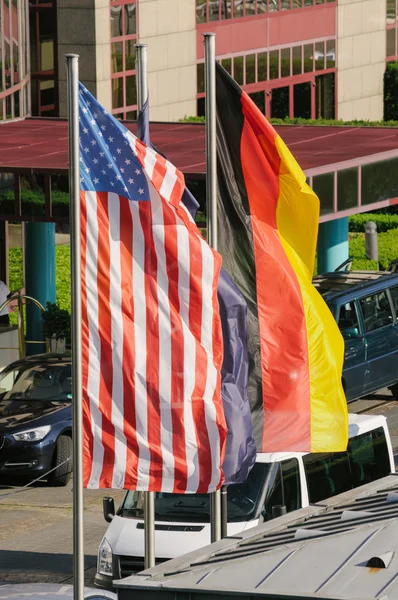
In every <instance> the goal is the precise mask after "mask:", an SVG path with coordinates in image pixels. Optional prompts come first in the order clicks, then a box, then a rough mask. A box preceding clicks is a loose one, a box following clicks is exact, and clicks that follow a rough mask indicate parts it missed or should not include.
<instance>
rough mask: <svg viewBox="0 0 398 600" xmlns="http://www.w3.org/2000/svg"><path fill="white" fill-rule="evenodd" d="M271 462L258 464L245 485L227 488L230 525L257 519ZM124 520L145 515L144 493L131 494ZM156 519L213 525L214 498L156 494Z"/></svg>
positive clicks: (126, 500) (123, 508)
mask: <svg viewBox="0 0 398 600" xmlns="http://www.w3.org/2000/svg"><path fill="white" fill-rule="evenodd" d="M270 466H271V465H270V464H269V463H256V464H255V465H254V467H253V468H252V470H251V471H250V473H249V476H248V478H247V479H246V481H245V482H244V483H236V484H233V485H229V486H228V488H227V502H228V522H230V523H235V522H239V521H249V520H251V519H253V518H255V515H256V513H257V507H258V504H259V502H260V500H261V497H262V491H263V487H264V481H265V479H266V477H267V474H268V472H269V469H270ZM121 514H122V516H123V517H139V518H142V517H143V516H144V493H143V492H133V491H130V492H127V494H126V496H125V498H124V501H123V504H122V507H121ZM155 519H156V520H157V521H177V522H181V521H183V522H192V521H193V522H202V523H209V522H210V496H209V495H208V494H169V493H164V492H157V493H156V494H155Z"/></svg>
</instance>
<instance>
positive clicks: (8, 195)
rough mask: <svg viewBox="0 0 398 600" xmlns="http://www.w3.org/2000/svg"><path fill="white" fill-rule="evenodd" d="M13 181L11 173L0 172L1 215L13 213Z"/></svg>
mask: <svg viewBox="0 0 398 600" xmlns="http://www.w3.org/2000/svg"><path fill="white" fill-rule="evenodd" d="M0 107H1V101H0ZM1 112H2V111H1V110H0V114H1ZM14 181H15V177H14V174H13V173H0V211H1V214H3V215H14V214H15V200H14Z"/></svg>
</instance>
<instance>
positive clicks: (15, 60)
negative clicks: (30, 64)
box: [12, 43, 19, 85]
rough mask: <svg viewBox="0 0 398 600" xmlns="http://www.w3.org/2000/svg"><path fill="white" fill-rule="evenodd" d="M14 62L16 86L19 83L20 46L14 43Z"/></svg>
mask: <svg viewBox="0 0 398 600" xmlns="http://www.w3.org/2000/svg"><path fill="white" fill-rule="evenodd" d="M12 62H13V65H14V85H15V84H16V83H19V54H18V46H17V44H15V43H13V45H12Z"/></svg>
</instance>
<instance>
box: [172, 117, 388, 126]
mask: <svg viewBox="0 0 398 600" xmlns="http://www.w3.org/2000/svg"><path fill="white" fill-rule="evenodd" d="M397 119H398V116H397ZM180 121H182V122H184V123H204V122H205V117H188V116H187V117H184V118H183V119H180ZM269 121H270V123H272V125H315V126H318V127H319V126H320V125H325V126H328V127H398V120H389V121H362V120H358V119H356V120H354V121H341V120H336V119H302V118H299V117H297V118H294V119H289V118H288V117H286V118H285V119H269Z"/></svg>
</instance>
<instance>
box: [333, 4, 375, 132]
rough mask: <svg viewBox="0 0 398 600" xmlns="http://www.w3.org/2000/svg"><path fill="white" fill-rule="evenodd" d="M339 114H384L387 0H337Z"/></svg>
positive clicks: (350, 116) (367, 116)
mask: <svg viewBox="0 0 398 600" xmlns="http://www.w3.org/2000/svg"><path fill="white" fill-rule="evenodd" d="M336 58H337V61H336V62H337V64H336V66H337V75H336V77H337V95H338V97H337V116H338V118H339V119H343V121H349V120H352V119H364V120H369V121H379V120H381V119H382V118H383V76H384V71H385V69H386V2H385V0H338V5H337V57H336Z"/></svg>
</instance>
